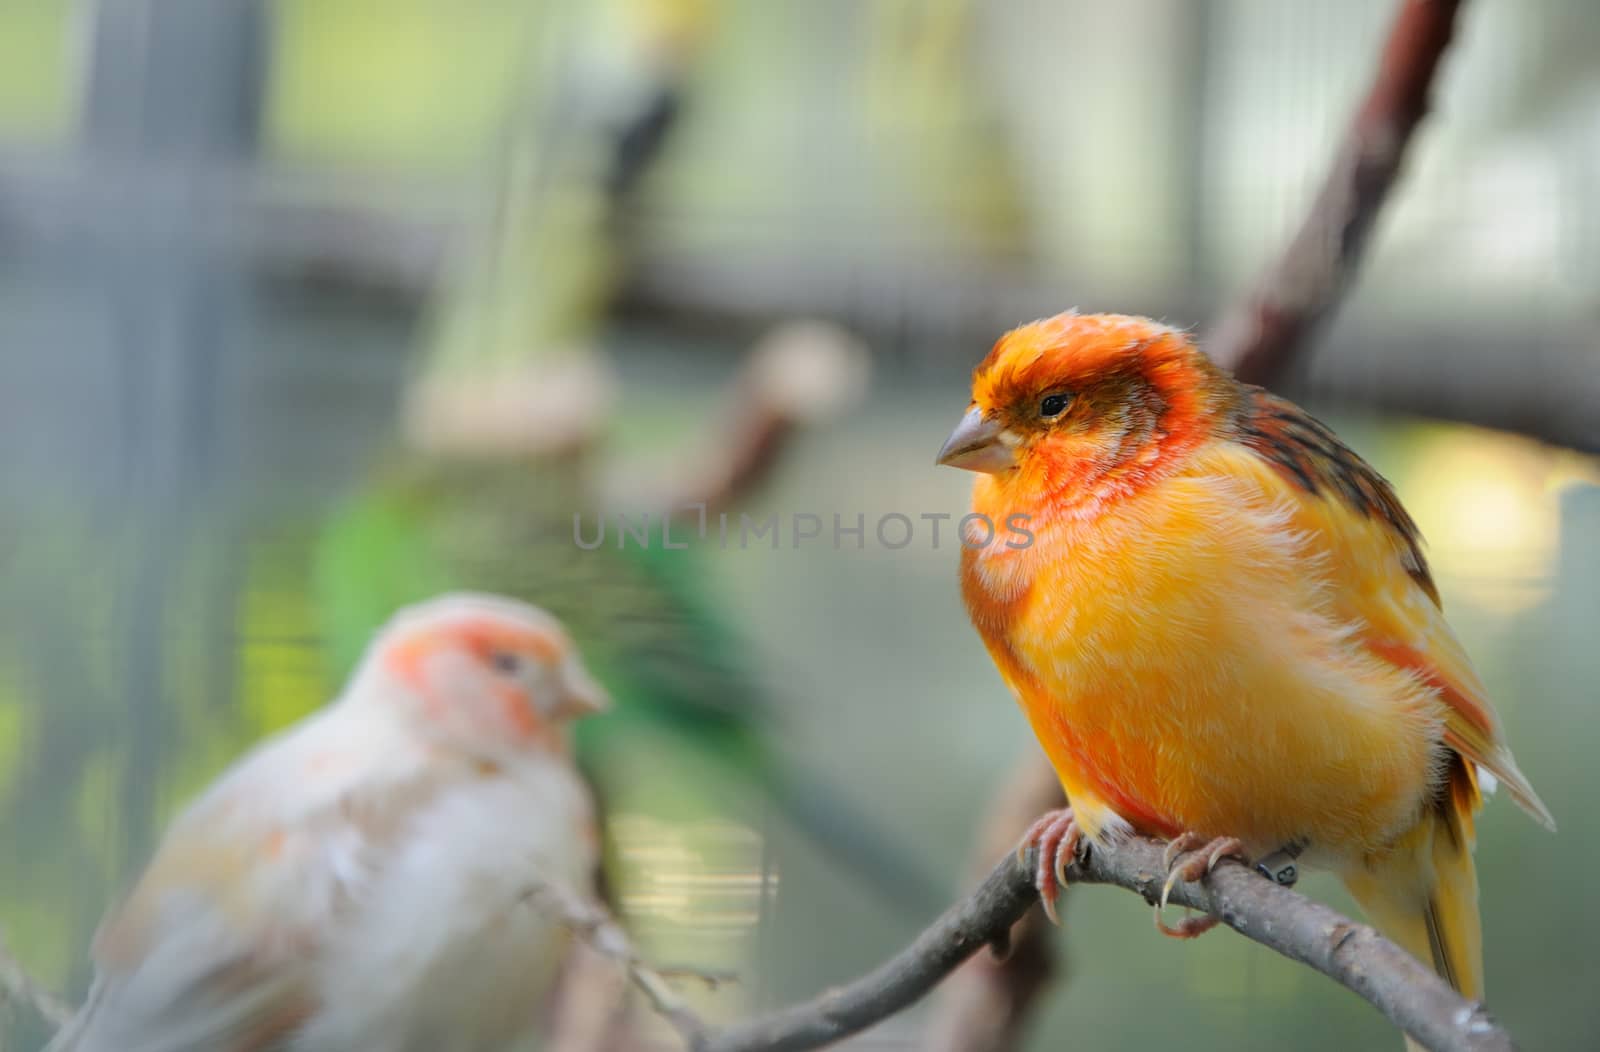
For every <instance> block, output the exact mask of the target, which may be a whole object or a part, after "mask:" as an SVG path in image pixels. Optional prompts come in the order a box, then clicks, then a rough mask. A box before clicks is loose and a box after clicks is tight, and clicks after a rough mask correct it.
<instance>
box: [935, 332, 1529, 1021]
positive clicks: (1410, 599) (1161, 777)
mask: <svg viewBox="0 0 1600 1052" xmlns="http://www.w3.org/2000/svg"><path fill="white" fill-rule="evenodd" d="M938 459H939V462H940V463H942V464H948V465H951V466H954V467H961V468H967V469H969V470H972V471H975V472H978V473H979V477H978V479H977V482H976V485H975V487H974V489H973V498H972V509H973V512H974V513H975V515H980V516H986V517H987V519H988V520H989V522H990V523H992V524H994V526H995V527H996V529H994V530H990V529H989V528H988V527H986V526H985V525H984V523H983V520H981V519H972V520H970V521H969V523H968V525H967V530H968V535H967V538H966V542H965V545H964V550H963V552H962V555H961V574H960V576H961V588H962V594H963V596H964V598H965V601H966V605H967V609H968V612H969V613H970V615H971V617H972V621H973V624H974V625H975V626H976V627H977V630H978V632H979V634H980V635H981V636H982V637H983V641H984V643H985V644H986V646H987V647H988V650H989V653H990V655H991V656H992V657H993V659H994V661H995V664H996V665H997V666H998V667H999V669H1000V673H1001V675H1002V676H1003V677H1004V679H1005V681H1006V682H1007V684H1008V685H1009V686H1010V687H1011V689H1012V691H1013V692H1014V693H1015V695H1016V696H1017V699H1018V701H1019V702H1020V703H1021V706H1022V709H1023V711H1024V713H1025V714H1026V715H1027V718H1028V720H1029V722H1030V724H1031V725H1032V727H1033V731H1034V733H1035V734H1036V735H1037V736H1038V738H1039V741H1040V744H1041V745H1042V746H1043V748H1044V750H1045V752H1046V754H1047V755H1048V756H1049V759H1050V761H1051V763H1052V764H1053V765H1054V767H1055V769H1056V772H1057V773H1058V775H1059V776H1060V778H1061V783H1062V786H1063V787H1064V788H1065V790H1066V792H1067V796H1068V799H1069V801H1070V803H1071V807H1070V809H1068V810H1067V811H1063V812H1057V813H1055V814H1053V815H1050V816H1046V817H1045V819H1042V820H1041V821H1040V823H1038V824H1037V825H1035V827H1034V829H1033V830H1032V831H1030V833H1029V838H1030V839H1029V840H1028V841H1025V843H1028V842H1033V843H1037V844H1039V846H1040V848H1041V850H1040V855H1041V863H1040V870H1039V874H1038V882H1039V887H1040V892H1041V894H1042V896H1043V897H1044V899H1045V902H1046V904H1047V906H1048V907H1051V908H1052V912H1053V905H1054V897H1055V895H1056V892H1057V890H1058V885H1059V882H1060V880H1061V873H1062V871H1063V870H1064V867H1065V864H1066V863H1067V862H1069V861H1070V860H1071V858H1072V856H1073V852H1074V851H1076V850H1077V848H1078V847H1079V837H1080V835H1086V836H1087V837H1089V838H1090V839H1091V840H1099V841H1108V840H1114V839H1115V838H1117V837H1119V836H1125V835H1128V834H1130V833H1135V832H1137V833H1141V834H1145V835H1151V836H1157V837H1162V838H1170V839H1171V840H1172V841H1173V843H1172V846H1171V847H1170V848H1169V850H1168V861H1169V866H1171V867H1172V874H1171V876H1170V877H1169V884H1168V887H1169V888H1170V887H1171V881H1173V880H1176V879H1187V880H1194V879H1198V878H1199V877H1200V876H1202V875H1203V874H1204V873H1205V872H1207V871H1208V870H1209V869H1210V867H1212V866H1214V865H1215V864H1216V862H1217V861H1218V860H1219V859H1220V858H1222V857H1224V856H1226V855H1230V854H1238V855H1242V856H1245V857H1247V858H1251V859H1255V858H1259V857H1261V856H1264V855H1276V854H1277V853H1278V852H1280V851H1282V852H1286V853H1287V854H1289V855H1298V856H1299V857H1300V858H1301V859H1302V860H1303V861H1305V862H1306V863H1308V864H1312V865H1320V866H1322V867H1325V868H1330V869H1332V870H1334V871H1335V872H1337V873H1338V874H1339V875H1340V876H1341V877H1342V878H1343V880H1344V882H1345V884H1346V885H1347V886H1348V887H1349V889H1350V891H1351V893H1352V894H1353V895H1354V896H1355V898H1356V899H1357V900H1358V901H1359V902H1360V903H1361V905H1362V907H1363V908H1364V909H1365V910H1366V911H1367V913H1368V914H1369V916H1370V917H1371V918H1372V920H1373V921H1374V922H1375V923H1376V924H1377V925H1378V926H1379V927H1380V928H1382V929H1383V930H1384V931H1385V932H1386V933H1387V934H1389V935H1390V936H1391V937H1392V938H1394V939H1395V940H1396V941H1398V942H1399V943H1400V944H1401V945H1403V946H1404V947H1405V948H1406V949H1408V950H1409V951H1410V952H1411V953H1413V954H1414V955H1416V956H1417V957H1418V958H1419V959H1421V960H1423V961H1425V962H1431V964H1432V965H1433V966H1434V968H1435V969H1436V970H1437V971H1438V972H1439V974H1440V975H1442V976H1443V977H1444V978H1445V979H1447V980H1448V981H1449V982H1450V983H1452V984H1453V985H1454V986H1455V987H1456V988H1457V989H1458V990H1460V991H1461V992H1462V993H1463V994H1464V995H1466V996H1468V997H1478V996H1481V994H1482V991H1483V968H1482V948H1481V935H1480V929H1479V920H1478V901H1477V900H1478V888H1477V878H1476V875H1475V873H1474V870H1473V863H1472V857H1471V849H1472V846H1473V839H1474V835H1473V821H1474V815H1475V814H1476V812H1477V811H1478V809H1479V807H1480V805H1481V799H1480V789H1482V788H1483V787H1484V786H1485V785H1486V783H1490V782H1491V781H1498V782H1499V783H1500V784H1502V785H1504V786H1505V787H1506V788H1507V789H1508V790H1509V791H1510V793H1511V795H1512V797H1513V799H1515V800H1516V801H1517V803H1519V804H1520V805H1522V807H1523V809H1524V810H1526V811H1527V812H1528V813H1529V814H1531V815H1532V816H1533V817H1534V818H1535V819H1537V820H1538V821H1539V822H1541V823H1542V824H1544V825H1545V826H1547V827H1549V828H1551V829H1554V822H1553V821H1552V819H1551V816H1550V813H1549V811H1548V810H1546V808H1545V806H1544V804H1543V803H1541V802H1540V800H1539V797H1538V796H1537V795H1536V794H1535V793H1534V791H1533V787H1532V786H1531V785H1529V783H1528V780H1527V778H1525V777H1524V776H1523V774H1522V772H1521V771H1520V770H1518V769H1517V764H1516V761H1515V760H1513V759H1512V756H1511V752H1510V750H1509V749H1508V748H1507V746H1506V744H1505V740H1504V737H1503V735H1502V733H1501V729H1500V723H1499V720H1498V719H1497V718H1496V716H1495V713H1494V710H1493V709H1492V708H1491V707H1490V705H1489V701H1488V698H1487V697H1486V696H1485V690H1484V686H1483V684H1482V682H1481V681H1480V680H1479V679H1478V676H1477V675H1476V673H1474V672H1473V670H1472V666H1471V664H1470V663H1469V662H1468V660H1467V656H1466V654H1465V653H1464V652H1463V650H1462V647H1461V644H1460V643H1459V642H1457V641H1456V638H1455V636H1454V635H1453V634H1452V633H1451V631H1450V628H1449V626H1448V625H1447V624H1446V623H1445V619H1444V614H1443V612H1442V611H1441V609H1440V604H1439V595H1438V592H1437V590H1436V589H1435V587H1434V583H1433V581H1432V579H1431V578H1430V576H1429V573H1428V566H1427V563H1426V561H1425V560H1424V558H1423V553H1422V546H1421V539H1420V538H1419V536H1418V532H1417V527H1416V525H1415V524H1414V523H1413V522H1412V520H1411V517H1410V516H1409V515H1408V514H1407V513H1406V511H1405V509H1404V508H1403V507H1402V506H1401V504H1400V501H1399V500H1398V499H1397V498H1396V496H1395V493H1394V490H1393V489H1392V488H1391V487H1390V485H1389V484H1388V482H1386V481H1385V480H1384V479H1383V478H1382V477H1380V476H1379V475H1378V473H1377V472H1376V471H1374V470H1373V469H1372V468H1371V467H1369V466H1368V465H1367V464H1366V463H1365V462H1364V461H1363V460H1362V459H1361V458H1360V457H1358V456H1356V454H1355V453H1353V452H1351V451H1350V449H1349V448H1348V447H1347V446H1345V445H1344V444H1343V443H1342V442H1340V441H1339V439H1338V438H1337V437H1336V436H1335V435H1334V434H1333V432H1332V431H1330V430H1329V429H1328V428H1327V427H1325V426H1323V425H1322V424H1320V423H1318V422H1317V421H1316V420H1313V419H1312V418H1311V417H1310V416H1308V415H1307V414H1306V413H1305V412H1304V411H1303V410H1301V409H1300V408H1299V407H1297V406H1295V405H1293V404H1292V403H1290V402H1287V401H1285V400H1284V399H1282V398H1278V397H1276V396H1274V395H1272V394H1269V393H1267V392H1266V391H1263V390H1261V389H1259V388H1256V387H1250V386H1247V385H1245V384H1241V383H1239V382H1238V381H1236V380H1234V379H1233V378H1232V377H1231V376H1229V375H1228V374H1227V373H1226V372H1225V371H1223V370H1222V369H1221V368H1219V367H1218V366H1217V365H1215V364H1213V363H1212V362H1211V361H1210V360H1209V359H1208V358H1207V357H1206V356H1205V355H1204V354H1203V353H1201V351H1200V350H1199V349H1198V348H1197V347H1196V346H1195V344H1194V343H1193V341H1191V340H1190V338H1189V337H1188V336H1187V335H1185V334H1184V333H1182V332H1180V331H1177V330H1174V329H1171V328H1168V327H1166V326H1163V325H1160V324H1157V323H1155V322H1152V321H1148V320H1146V319H1143V318H1133V317H1123V316H1118V315H1078V314H1074V313H1066V314H1061V315H1058V316H1056V317H1054V318H1049V319H1046V320H1043V321H1038V322H1034V323H1033V324H1030V325H1025V326H1023V327H1021V328H1019V329H1016V330H1014V331H1012V332H1010V333H1008V334H1006V335H1005V336H1004V337H1002V338H1001V339H1000V341H999V342H998V343H997V344H996V345H995V347H994V349H993V350H992V351H991V352H990V353H989V355H988V357H987V358H985V359H984V360H983V362H982V363H981V364H980V365H979V366H978V368H977V370H976V372H975V373H974V376H973V383H972V404H971V406H970V408H969V409H968V411H967V413H966V415H965V416H964V417H963V418H962V420H961V423H960V424H959V426H957V428H956V430H955V432H954V433H953V434H952V435H951V436H950V439H949V441H948V442H947V443H946V444H945V446H944V449H943V450H942V451H941V452H940V453H939V457H938ZM1008 524H1009V525H1010V526H1011V527H1013V529H1007V525H1008ZM1199 845H1204V846H1203V847H1201V848H1200V850H1198V851H1191V849H1193V848H1195V847H1197V846H1199ZM1180 858H1181V861H1179V859H1180ZM1211 923H1214V922H1212V921H1210V920H1209V919H1203V920H1198V921H1196V920H1191V921H1186V922H1184V923H1183V924H1182V925H1181V926H1178V927H1175V928H1167V927H1165V926H1164V925H1163V924H1162V921H1161V914H1160V910H1159V909H1158V911H1157V924H1158V926H1161V927H1162V929H1163V930H1164V931H1168V932H1169V934H1179V935H1193V934H1198V933H1199V932H1200V931H1203V930H1205V928H1207V927H1209V926H1210V924H1211Z"/></svg>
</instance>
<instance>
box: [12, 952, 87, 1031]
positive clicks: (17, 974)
mask: <svg viewBox="0 0 1600 1052" xmlns="http://www.w3.org/2000/svg"><path fill="white" fill-rule="evenodd" d="M6 1001H13V1002H15V1003H17V1004H21V1005H26V1006H27V1007H28V1008H31V1009H32V1010H33V1011H35V1012H37V1013H38V1014H39V1018H41V1019H43V1020H44V1021H45V1022H47V1023H49V1024H50V1025H51V1026H53V1027H55V1028H57V1029H60V1028H61V1027H63V1026H66V1025H67V1021H68V1020H69V1019H71V1018H72V1006H71V1005H69V1004H67V1002H65V1001H63V1000H62V999H61V998H59V997H57V996H56V995H55V994H53V993H51V992H50V991H49V990H46V989H45V988H44V987H43V986H41V985H40V984H39V983H38V982H37V981H35V980H34V978H33V977H32V976H31V975H29V974H28V972H27V969H25V968H23V967H22V962H21V961H19V960H17V959H16V958H15V957H14V956H12V954H11V950H10V949H9V948H8V947H7V946H6V944H5V940H4V939H0V1004H3V1003H4V1002H6Z"/></svg>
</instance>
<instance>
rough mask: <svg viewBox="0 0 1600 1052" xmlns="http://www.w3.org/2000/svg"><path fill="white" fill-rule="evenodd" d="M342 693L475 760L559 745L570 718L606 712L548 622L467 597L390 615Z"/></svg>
mask: <svg viewBox="0 0 1600 1052" xmlns="http://www.w3.org/2000/svg"><path fill="white" fill-rule="evenodd" d="M345 697H346V698H347V699H348V700H349V701H350V702H352V703H354V704H361V705H378V706H387V707H390V708H392V709H394V710H396V711H397V712H398V714H399V715H401V716H402V717H403V718H404V719H406V720H407V721H408V722H410V723H411V724H412V725H413V726H415V727H416V728H417V729H419V730H421V731H422V733H423V734H424V735H425V736H427V737H429V738H430V739H433V740H435V741H439V742H440V743H441V744H445V745H449V746H453V747H455V748H460V749H464V750H467V751H469V752H472V753H474V754H484V753H488V754H503V753H506V752H515V751H517V750H521V749H530V748H531V749H540V748H545V749H548V748H557V747H560V746H561V744H562V743H563V742H564V741H565V735H564V725H565V724H566V723H567V722H568V721H569V720H572V719H575V718H577V717H580V716H585V715H589V714H591V713H596V712H603V711H604V710H605V709H606V708H608V707H609V706H610V699H609V698H608V697H607V696H606V693H605V690H604V689H603V688H601V686H600V685H599V684H598V683H596V682H595V680H594V678H593V677H592V676H590V674H589V671H588V669H587V668H586V667H585V666H584V664H583V661H582V659H581V658H580V657H579V656H578V652H577V649H576V648H575V647H574V646H573V644H572V640H571V639H570V638H569V637H568V636H567V633H566V631H565V630H564V629H563V628H562V627H561V623H560V622H559V621H557V620H556V619H555V618H554V617H552V616H551V615H550V614H548V613H546V612H545V611H543V610H541V609H539V608H538V607H536V606H531V605H529V604H527V603H522V602H518V601H517V600H514V599H507V598H504V597H502V596H496V595H484V594H476V593H466V592H458V593H451V594H448V595H442V596H439V597H437V598H434V599H430V600H427V601H426V602H422V603H418V604H416V605H414V606H408V607H406V608H404V609H402V610H401V611H400V612H399V613H397V614H395V615H394V617H393V618H391V619H390V621H389V623H388V624H387V625H385V626H384V627H383V629H382V630H381V631H380V632H379V633H378V636H377V638H376V639H375V640H374V641H373V643H372V645H371V646H370V647H368V649H367V654H366V657H365V658H363V659H362V662H361V667H360V668H359V669H358V670H357V672H356V676H355V679H354V680H353V681H352V682H351V684H350V687H349V689H348V690H347V691H346V694H345Z"/></svg>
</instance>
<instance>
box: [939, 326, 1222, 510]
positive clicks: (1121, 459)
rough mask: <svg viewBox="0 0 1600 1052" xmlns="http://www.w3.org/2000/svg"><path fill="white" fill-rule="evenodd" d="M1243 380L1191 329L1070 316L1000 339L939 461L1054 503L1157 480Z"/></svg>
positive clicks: (1218, 418)
mask: <svg viewBox="0 0 1600 1052" xmlns="http://www.w3.org/2000/svg"><path fill="white" fill-rule="evenodd" d="M1239 400H1240V394H1239V386H1238V385H1237V384H1236V383H1235V382H1234V381H1233V380H1232V378H1231V377H1229V376H1228V374H1227V373H1225V372H1224V371H1223V370H1222V369H1220V368H1219V367H1218V366H1216V365H1215V364H1213V363H1212V362H1211V360H1210V359H1208V358H1207V357H1206V356H1205V355H1204V354H1203V353H1202V352H1201V351H1200V349H1199V348H1198V347H1196V346H1195V344H1194V342H1193V341H1192V340H1191V339H1190V338H1189V337H1188V335H1187V334H1185V333H1183V332H1181V331H1179V330H1177V329H1173V328H1169V327H1167V326H1165V325H1161V324H1159V323H1157V322H1153V321H1150V320H1148V319H1145V318H1134V317H1128V316H1124V315H1119V314H1082V315H1080V314H1075V313H1072V312H1068V313H1065V314H1058V315H1056V316H1055V317H1053V318H1046V319H1044V320H1042V321H1036V322H1033V323H1031V324H1028V325H1024V326H1022V327H1020V328H1017V329H1013V330H1012V331H1011V332H1008V333H1006V334H1005V335H1004V336H1002V337H1001V338H1000V340H999V342H998V343H996V344H995V345H994V349H993V350H991V351H990V352H989V355H988V357H986V358H985V359H984V360H983V361H982V362H981V363H980V364H979V365H978V368H977V369H976V370H975V371H974V373H973V377H972V404H971V405H970V406H969V407H968V410H967V415H966V417H964V418H963V420H962V422H961V424H960V426H959V427H957V429H956V431H955V433H954V434H952V435H951V436H950V441H949V442H947V443H946V444H945V448H944V449H943V450H942V451H941V452H940V454H939V461H940V463H943V464H949V465H952V466H954V467H964V468H969V469H972V470H976V471H982V472H985V473H987V474H989V475H991V476H994V484H996V485H998V486H1000V487H1002V488H1003V489H1005V490H1007V491H1008V492H1011V493H1016V494H1022V493H1026V494H1029V495H1032V496H1037V497H1044V498H1049V499H1050V501H1051V503H1052V504H1055V505H1056V506H1065V505H1070V504H1074V503H1077V502H1078V501H1079V500H1085V499H1095V498H1100V499H1104V498H1106V497H1111V496H1115V495H1116V494H1117V493H1118V492H1126V491H1128V490H1131V489H1135V488H1137V487H1138V486H1139V484H1140V483H1141V482H1142V481H1145V480H1149V479H1153V478H1155V477H1159V476H1160V475H1161V474H1162V473H1164V471H1165V470H1168V469H1170V466H1171V465H1172V464H1174V463H1175V462H1176V461H1177V460H1178V459H1180V458H1181V457H1182V455H1183V454H1184V453H1185V452H1187V451H1189V450H1191V449H1193V448H1195V447H1196V446H1198V445H1199V444H1200V443H1201V442H1203V441H1204V440H1205V439H1206V438H1207V437H1208V436H1209V435H1211V434H1213V433H1214V432H1215V431H1216V430H1217V428H1218V427H1219V426H1220V425H1221V424H1222V423H1223V422H1224V421H1226V420H1228V419H1230V418H1231V416H1232V414H1233V413H1234V412H1235V411H1236V407H1237V405H1238V403H1239Z"/></svg>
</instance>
